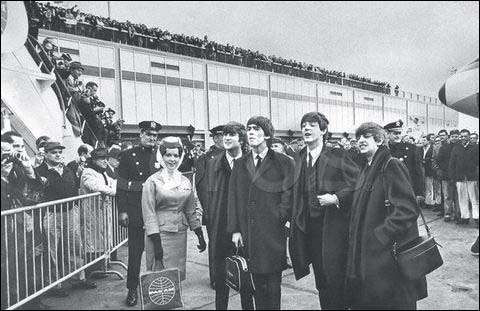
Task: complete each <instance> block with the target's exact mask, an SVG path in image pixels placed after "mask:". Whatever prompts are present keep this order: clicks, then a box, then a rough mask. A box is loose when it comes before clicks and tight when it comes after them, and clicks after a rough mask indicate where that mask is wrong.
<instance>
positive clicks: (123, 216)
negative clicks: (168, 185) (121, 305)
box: [117, 121, 162, 307]
mask: <svg viewBox="0 0 480 311" xmlns="http://www.w3.org/2000/svg"><path fill="white" fill-rule="evenodd" d="M138 125H139V127H140V130H141V133H140V146H137V147H134V148H132V149H128V150H125V151H124V152H123V154H122V156H121V160H120V164H119V166H118V181H117V204H118V212H119V222H120V225H121V226H123V227H128V273H127V288H128V295H127V300H126V305H127V306H129V307H131V306H134V305H136V304H137V300H138V294H137V286H138V283H139V275H140V262H141V260H142V253H143V250H144V247H145V242H144V241H145V240H144V239H145V230H144V229H143V218H142V186H143V183H144V182H145V180H147V178H148V177H150V175H152V174H153V173H155V172H156V171H158V170H159V169H160V165H159V163H158V162H156V151H157V148H156V145H157V138H158V134H159V133H158V132H159V131H160V129H161V128H162V126H161V125H160V124H158V123H157V122H155V121H143V122H140V123H139V124H138Z"/></svg>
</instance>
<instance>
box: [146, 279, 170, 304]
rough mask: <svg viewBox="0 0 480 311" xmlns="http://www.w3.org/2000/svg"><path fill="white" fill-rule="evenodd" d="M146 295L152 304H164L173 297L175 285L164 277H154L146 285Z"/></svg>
mask: <svg viewBox="0 0 480 311" xmlns="http://www.w3.org/2000/svg"><path fill="white" fill-rule="evenodd" d="M148 296H149V297H150V299H151V300H152V302H153V303H154V304H156V305H159V306H163V305H166V304H168V303H169V302H170V301H172V299H173V298H174V297H175V285H174V284H173V282H172V281H171V280H170V279H168V278H166V277H163V276H162V277H159V278H156V279H155V280H153V282H152V283H151V284H150V286H149V287H148Z"/></svg>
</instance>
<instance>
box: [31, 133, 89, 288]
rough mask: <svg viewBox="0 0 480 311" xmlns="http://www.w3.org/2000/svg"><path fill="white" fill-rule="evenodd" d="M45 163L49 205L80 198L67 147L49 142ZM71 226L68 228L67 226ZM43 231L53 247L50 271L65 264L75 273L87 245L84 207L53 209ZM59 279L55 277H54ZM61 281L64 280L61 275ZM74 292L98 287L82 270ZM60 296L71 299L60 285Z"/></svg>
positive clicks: (43, 172) (41, 171)
mask: <svg viewBox="0 0 480 311" xmlns="http://www.w3.org/2000/svg"><path fill="white" fill-rule="evenodd" d="M44 148H45V162H43V164H42V165H40V166H39V167H38V168H36V170H37V172H38V174H39V175H40V176H42V177H43V178H45V180H46V181H45V194H44V200H45V202H50V201H56V200H60V199H66V198H71V197H75V196H77V195H78V189H77V188H76V179H75V173H74V172H73V171H72V170H71V169H70V168H69V167H68V166H65V165H64V162H63V160H64V155H63V150H64V149H65V147H64V146H63V145H62V144H61V143H59V142H55V141H49V142H47V143H46V144H45V146H44ZM67 224H68V226H67ZM43 227H44V228H45V230H47V232H46V233H45V234H46V238H47V241H48V243H46V244H47V245H49V249H48V254H49V255H50V258H51V265H50V271H51V272H52V274H55V273H54V272H55V271H56V267H58V269H59V270H60V269H61V268H60V267H61V266H62V264H61V261H62V260H63V261H64V263H65V266H68V267H71V270H70V271H66V273H69V272H71V271H75V270H76V269H78V268H79V267H81V266H82V265H83V263H84V258H82V256H81V255H82V254H83V243H82V239H81V236H80V232H81V230H80V207H79V205H78V204H73V202H68V203H64V204H57V205H55V208H53V209H49V211H48V213H46V214H45V216H44V218H43ZM58 243H61V245H63V249H65V252H67V253H68V254H63V253H62V250H61V249H62V248H60V249H59V248H58V247H57V245H58ZM53 277H55V276H53ZM59 277H63V275H60V276H59ZM71 283H72V287H73V288H82V289H93V288H96V287H97V285H96V284H95V283H93V282H91V281H88V280H86V279H85V272H84V271H83V270H82V271H81V272H80V273H79V274H78V275H77V276H76V277H75V280H73V279H72V281H71ZM54 292H55V294H56V295H57V296H63V297H64V296H67V295H68V293H67V292H65V290H64V289H63V288H62V287H61V285H59V286H58V287H56V288H55V290H54Z"/></svg>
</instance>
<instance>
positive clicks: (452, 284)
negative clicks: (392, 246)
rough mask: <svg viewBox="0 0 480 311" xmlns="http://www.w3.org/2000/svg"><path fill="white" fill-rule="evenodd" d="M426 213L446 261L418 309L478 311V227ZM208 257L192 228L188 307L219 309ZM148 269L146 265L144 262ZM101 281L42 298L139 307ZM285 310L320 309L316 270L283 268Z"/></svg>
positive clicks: (115, 284) (66, 304) (69, 304)
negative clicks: (474, 250)
mask: <svg viewBox="0 0 480 311" xmlns="http://www.w3.org/2000/svg"><path fill="white" fill-rule="evenodd" d="M425 216H426V218H427V221H428V222H429V225H430V228H431V230H432V232H433V234H434V236H435V238H436V240H437V241H438V243H440V244H441V245H442V246H443V248H440V252H441V254H442V257H443V260H444V265H443V266H442V267H440V268H439V269H438V270H436V271H434V272H432V273H431V274H429V275H428V276H427V281H428V294H429V296H428V297H427V298H425V299H423V300H421V301H419V302H418V309H424V310H426V309H442V310H454V309H457V310H460V309H469V310H478V306H479V297H478V293H479V277H478V272H479V265H478V259H479V257H478V256H473V255H472V254H471V253H470V246H471V245H472V243H473V242H474V241H475V239H476V237H477V235H478V228H477V227H476V226H475V225H474V224H470V225H468V226H462V227H460V226H458V225H456V224H455V223H452V222H450V223H445V222H443V221H442V219H440V218H438V217H436V216H435V213H433V212H431V211H426V212H425ZM421 232H424V230H422V231H421ZM207 256H208V255H207V252H204V253H201V254H200V253H198V250H197V248H196V236H195V234H193V232H189V236H188V258H187V279H186V280H185V281H184V282H183V283H182V288H183V301H184V309H194V310H211V309H214V308H215V292H214V291H213V290H212V289H211V288H210V286H209V280H208V257H207ZM119 258H120V259H122V260H123V261H124V262H127V249H126V247H122V248H121V249H120V250H119ZM114 269H116V270H118V271H120V272H121V273H122V274H123V275H125V277H126V271H124V270H123V269H122V268H121V267H114ZM143 271H145V264H142V272H143ZM96 282H97V285H98V288H97V289H95V290H72V289H70V287H69V285H67V286H66V288H67V289H68V290H69V292H70V295H69V297H67V298H54V297H51V296H48V293H46V294H44V295H42V297H41V301H42V303H43V304H45V305H47V306H49V307H50V308H51V309H58V310H62V309H64V310H73V309H84V310H85V309H113V310H118V309H121V310H127V309H140V303H139V304H138V305H137V306H135V307H133V308H128V307H126V306H125V304H124V301H125V297H126V293H127V290H126V288H125V284H126V283H125V282H126V281H125V280H120V279H119V278H118V277H117V276H113V275H111V276H109V277H108V278H106V279H102V280H96ZM229 309H240V297H239V295H238V294H237V293H234V292H233V291H231V293H230V303H229ZM282 309H286V310H288V309H297V310H309V309H317V310H318V309H320V305H319V302H318V298H317V293H316V289H315V281H314V277H313V275H312V274H310V275H309V276H307V277H305V278H304V279H302V280H300V281H295V277H294V276H293V271H292V269H289V270H286V271H284V273H283V281H282Z"/></svg>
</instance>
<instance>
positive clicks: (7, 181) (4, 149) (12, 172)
mask: <svg viewBox="0 0 480 311" xmlns="http://www.w3.org/2000/svg"><path fill="white" fill-rule="evenodd" d="M1 179H2V187H1V189H2V191H1V199H2V202H1V204H2V205H1V207H2V211H3V210H10V209H16V208H21V207H23V206H28V205H33V204H36V203H38V202H39V201H40V198H41V196H42V181H41V179H40V176H39V175H37V174H35V171H34V170H33V167H32V165H31V163H30V158H29V157H28V155H27V153H26V152H25V147H24V142H23V137H22V136H20V135H19V134H18V133H16V132H6V133H5V134H3V135H2V137H1ZM36 213H37V211H36V212H35V214H32V212H31V211H30V212H23V213H19V214H15V216H14V217H12V216H7V217H5V218H4V217H2V230H4V234H5V235H6V236H5V237H3V234H2V252H1V253H2V284H6V282H7V279H6V278H5V277H4V276H5V275H6V271H7V269H8V271H9V273H10V278H9V280H8V284H9V286H10V288H12V289H15V288H17V290H11V291H10V299H11V300H12V299H13V301H15V300H16V299H18V300H21V299H24V298H25V297H26V296H27V295H28V294H32V293H34V292H35V288H33V284H34V282H33V277H34V273H33V271H32V269H33V257H34V254H35V256H37V255H40V252H39V248H38V247H39V245H40V244H41V239H39V238H38V237H41V234H40V223H39V217H37V216H36V215H38V214H36ZM32 231H35V240H33V237H32ZM7 241H8V242H7ZM12 241H16V245H15V246H13V245H12V244H11V243H12ZM6 243H9V244H8V250H7V247H6V246H7V244H6ZM7 256H8V263H9V264H8V266H7V265H6V258H7ZM20 257H22V258H20ZM39 262H40V261H39V260H38V259H37V260H36V263H39ZM35 268H36V269H39V268H40V267H39V266H38V265H36V267H35ZM27 270H28V271H27ZM14 271H18V276H17V278H15V274H14V273H13V274H12V272H14ZM37 281H38V280H37ZM26 282H27V283H26ZM27 284H28V286H27ZM27 291H28V293H27ZM17 294H18V296H16V295H17ZM6 295H7V292H5V293H4V291H2V309H3V308H4V305H3V302H4V301H6V299H4V298H6ZM12 295H13V296H12Z"/></svg>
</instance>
